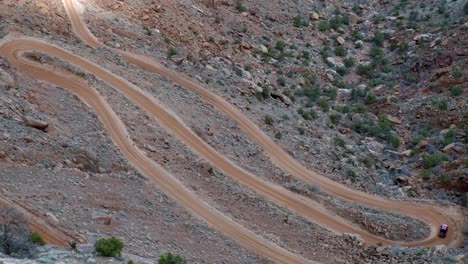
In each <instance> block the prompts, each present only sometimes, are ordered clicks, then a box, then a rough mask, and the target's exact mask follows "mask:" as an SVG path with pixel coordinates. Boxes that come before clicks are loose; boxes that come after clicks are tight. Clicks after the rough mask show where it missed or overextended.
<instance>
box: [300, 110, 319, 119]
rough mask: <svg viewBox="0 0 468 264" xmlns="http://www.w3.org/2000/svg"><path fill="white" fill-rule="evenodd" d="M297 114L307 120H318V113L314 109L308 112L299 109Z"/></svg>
mask: <svg viewBox="0 0 468 264" xmlns="http://www.w3.org/2000/svg"><path fill="white" fill-rule="evenodd" d="M297 113H298V114H300V115H301V116H302V118H304V119H305V120H312V119H315V118H317V113H316V112H315V111H314V110H313V109H310V110H309V111H306V110H304V109H303V108H299V110H297Z"/></svg>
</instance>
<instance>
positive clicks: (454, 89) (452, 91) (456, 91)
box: [449, 85, 463, 96]
mask: <svg viewBox="0 0 468 264" xmlns="http://www.w3.org/2000/svg"><path fill="white" fill-rule="evenodd" d="M449 90H450V94H451V95H452V96H460V95H462V94H463V89H462V88H461V87H460V86H458V85H456V86H452V87H450V89H449Z"/></svg>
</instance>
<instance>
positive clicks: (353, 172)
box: [347, 170, 358, 180]
mask: <svg viewBox="0 0 468 264" xmlns="http://www.w3.org/2000/svg"><path fill="white" fill-rule="evenodd" d="M347 174H348V176H349V177H351V178H352V179H353V180H354V179H356V178H357V177H358V175H357V173H356V172H355V171H353V170H348V172H347Z"/></svg>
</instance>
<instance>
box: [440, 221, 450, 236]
mask: <svg viewBox="0 0 468 264" xmlns="http://www.w3.org/2000/svg"><path fill="white" fill-rule="evenodd" d="M447 232H448V225H446V224H443V225H441V226H440V231H439V237H441V238H444V237H445V236H447Z"/></svg>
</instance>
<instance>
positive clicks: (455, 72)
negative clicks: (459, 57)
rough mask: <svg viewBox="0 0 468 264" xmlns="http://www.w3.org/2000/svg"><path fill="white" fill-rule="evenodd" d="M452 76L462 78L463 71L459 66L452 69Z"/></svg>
mask: <svg viewBox="0 0 468 264" xmlns="http://www.w3.org/2000/svg"><path fill="white" fill-rule="evenodd" d="M452 76H453V77H455V78H457V79H460V78H461V77H462V76H463V72H462V71H461V70H460V69H459V68H454V69H453V71H452Z"/></svg>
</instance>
